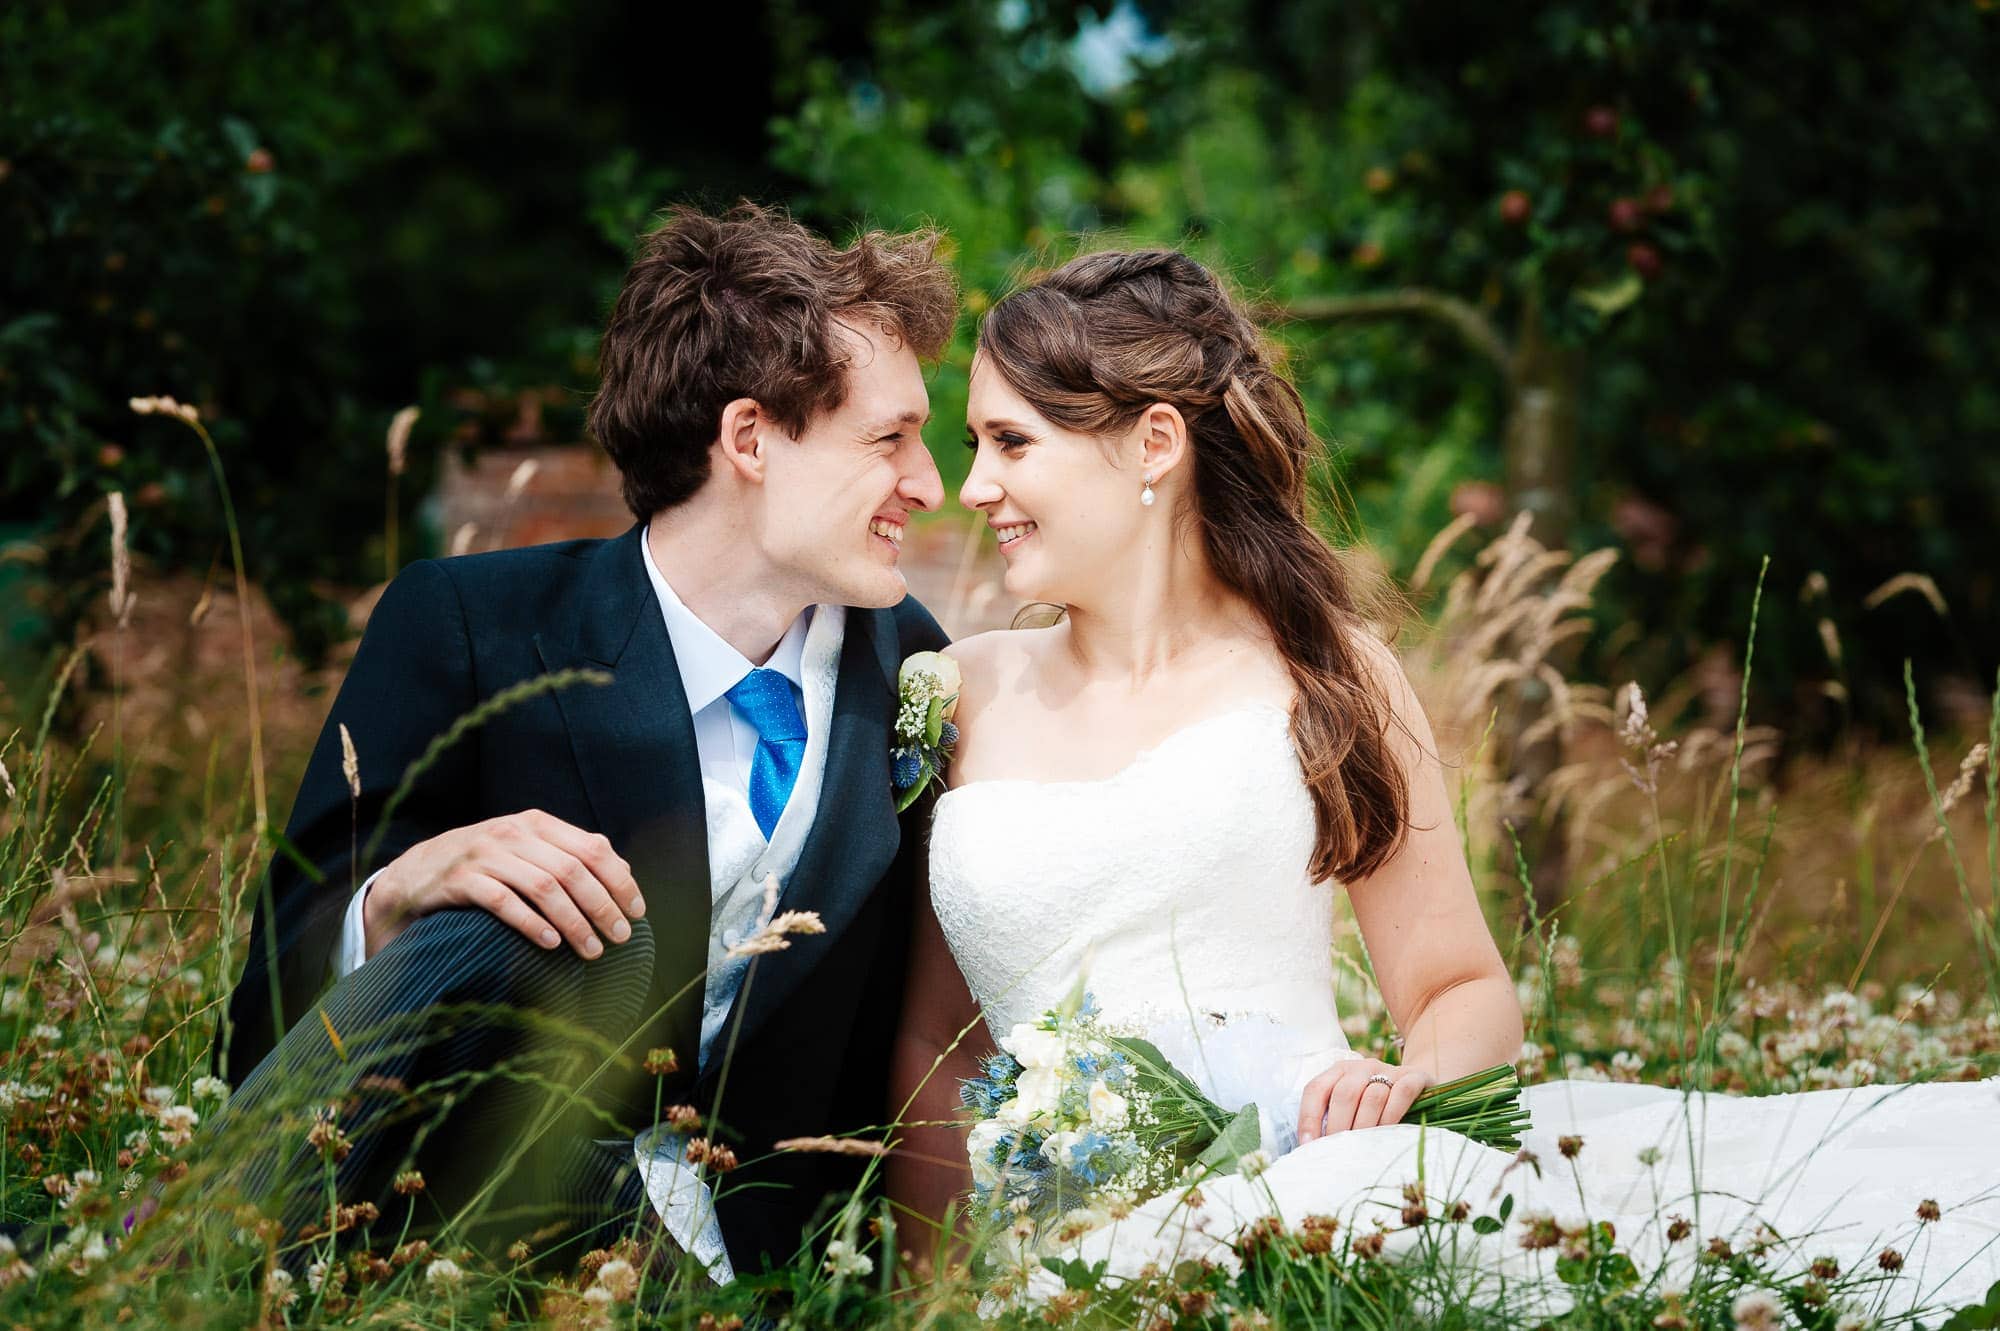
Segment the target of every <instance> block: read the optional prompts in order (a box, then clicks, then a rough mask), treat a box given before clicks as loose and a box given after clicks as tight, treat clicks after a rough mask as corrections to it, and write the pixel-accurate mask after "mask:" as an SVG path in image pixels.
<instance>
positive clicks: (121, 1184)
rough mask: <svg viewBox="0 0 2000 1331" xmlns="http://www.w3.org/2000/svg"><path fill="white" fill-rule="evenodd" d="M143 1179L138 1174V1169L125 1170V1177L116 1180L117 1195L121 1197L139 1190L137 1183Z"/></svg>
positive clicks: (128, 1195) (142, 1181)
mask: <svg viewBox="0 0 2000 1331" xmlns="http://www.w3.org/2000/svg"><path fill="white" fill-rule="evenodd" d="M145 1181H146V1180H145V1179H143V1178H141V1177H140V1176H139V1171H138V1170H136V1169H128V1170H126V1171H125V1177H124V1178H122V1179H120V1180H119V1181H118V1195H119V1196H120V1197H121V1198H122V1197H130V1196H131V1195H132V1194H133V1193H135V1192H137V1191H139V1185H140V1184H141V1183H144V1182H145Z"/></svg>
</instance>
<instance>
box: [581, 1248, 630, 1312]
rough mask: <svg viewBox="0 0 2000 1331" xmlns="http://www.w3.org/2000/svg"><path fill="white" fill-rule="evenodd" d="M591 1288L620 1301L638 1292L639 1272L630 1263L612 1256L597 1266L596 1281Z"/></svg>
mask: <svg viewBox="0 0 2000 1331" xmlns="http://www.w3.org/2000/svg"><path fill="white" fill-rule="evenodd" d="M591 1288H593V1289H601V1290H603V1291H605V1292H606V1293H607V1294H609V1295H610V1296H611V1297H612V1298H613V1299H615V1300H617V1301H618V1302H621V1303H622V1302H624V1301H625V1300H626V1299H629V1298H631V1297H632V1296H633V1295H634V1294H637V1293H638V1292H639V1272H638V1270H637V1269H636V1268H634V1267H633V1265H632V1263H630V1262H628V1261H626V1260H625V1259H623V1258H622V1257H614V1258H612V1259H611V1260H610V1261H608V1262H606V1263H605V1264H604V1265H602V1266H600V1267H598V1268H597V1283H596V1284H594V1285H592V1286H591Z"/></svg>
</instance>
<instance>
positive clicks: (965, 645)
mask: <svg viewBox="0 0 2000 1331" xmlns="http://www.w3.org/2000/svg"><path fill="white" fill-rule="evenodd" d="M1048 632H1049V630H1047V629H994V630H993V631H991V632H988V633H975V634H973V635H972V636H971V637H969V638H960V639H959V640H958V641H956V642H954V643H952V644H951V646H949V647H947V648H945V649H944V651H945V655H946V656H949V657H950V658H951V659H952V660H954V661H956V662H957V663H958V673H959V692H958V713H957V716H958V722H959V725H960V727H961V728H963V727H965V726H966V725H968V724H971V723H973V722H975V721H977V719H978V718H979V715H980V714H981V713H982V712H985V711H986V710H987V709H988V708H989V707H990V706H991V705H992V703H993V701H994V699H996V698H999V697H1002V696H1004V695H1006V694H1009V693H1011V692H1013V691H1014V690H1015V687H1016V686H1017V685H1018V684H1019V683H1020V681H1021V678H1022V676H1024V675H1026V674H1027V673H1028V672H1029V671H1030V670H1032V669H1033V668H1034V663H1035V659H1036V656H1037V653H1038V652H1039V650H1040V648H1041V646H1042V639H1043V638H1044V637H1046V636H1047V634H1048Z"/></svg>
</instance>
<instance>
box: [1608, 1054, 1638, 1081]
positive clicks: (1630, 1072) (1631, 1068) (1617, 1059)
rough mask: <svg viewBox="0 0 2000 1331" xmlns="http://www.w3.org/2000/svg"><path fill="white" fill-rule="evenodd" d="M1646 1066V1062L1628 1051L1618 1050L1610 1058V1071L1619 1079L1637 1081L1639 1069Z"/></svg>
mask: <svg viewBox="0 0 2000 1331" xmlns="http://www.w3.org/2000/svg"><path fill="white" fill-rule="evenodd" d="M1645 1066H1646V1060H1645V1059H1644V1058H1642V1057H1640V1056H1639V1055H1638V1054H1635V1053H1633V1052H1632V1051H1631V1050H1629V1049H1620V1050H1619V1051H1618V1052H1617V1053H1615V1054H1613V1055H1612V1056H1611V1071H1612V1072H1614V1073H1616V1074H1617V1075H1618V1076H1620V1077H1630V1078H1632V1079H1633V1080H1635V1081H1636V1080H1638V1077H1639V1069H1641V1068H1643V1067H1645Z"/></svg>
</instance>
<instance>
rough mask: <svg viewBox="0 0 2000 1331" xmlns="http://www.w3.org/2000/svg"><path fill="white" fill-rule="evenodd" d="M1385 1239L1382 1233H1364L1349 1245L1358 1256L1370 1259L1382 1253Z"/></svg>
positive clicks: (1364, 1259) (1365, 1259) (1350, 1249)
mask: <svg viewBox="0 0 2000 1331" xmlns="http://www.w3.org/2000/svg"><path fill="white" fill-rule="evenodd" d="M1382 1247H1383V1240H1382V1236H1381V1235H1380V1234H1363V1235H1362V1236H1361V1237H1359V1238H1357V1239H1355V1240H1354V1242H1353V1243H1351V1244H1349V1245H1348V1249H1349V1251H1351V1252H1352V1253H1353V1254H1354V1255H1355V1256H1356V1257H1359V1258H1361V1259H1362V1260H1363V1261H1369V1260H1372V1259H1374V1258H1376V1257H1380V1256H1381V1255H1382Z"/></svg>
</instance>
